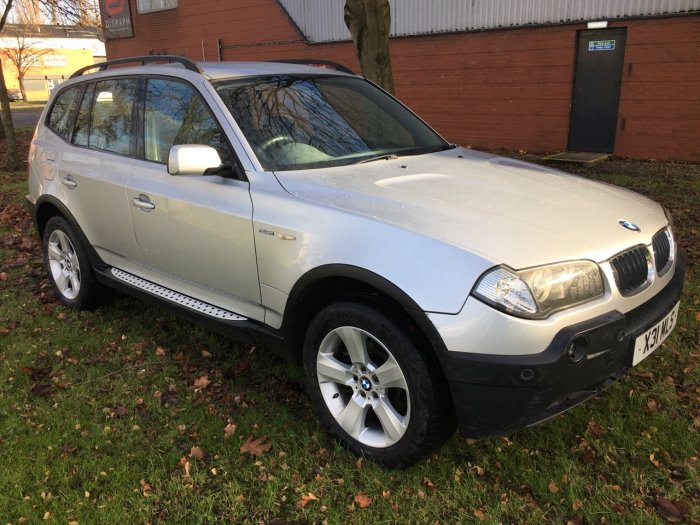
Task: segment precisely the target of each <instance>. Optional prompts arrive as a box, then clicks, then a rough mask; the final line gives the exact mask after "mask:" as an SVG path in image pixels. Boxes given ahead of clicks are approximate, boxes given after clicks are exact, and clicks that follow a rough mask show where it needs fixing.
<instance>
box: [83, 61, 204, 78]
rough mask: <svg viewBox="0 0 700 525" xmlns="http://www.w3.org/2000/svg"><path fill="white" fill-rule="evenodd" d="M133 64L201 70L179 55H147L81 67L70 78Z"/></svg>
mask: <svg viewBox="0 0 700 525" xmlns="http://www.w3.org/2000/svg"><path fill="white" fill-rule="evenodd" d="M131 62H141V65H142V66H143V65H146V64H147V63H149V62H167V63H169V64H171V63H177V64H182V65H183V66H185V69H189V70H190V71H197V72H199V68H198V67H197V64H195V63H194V62H193V61H192V60H190V59H189V58H185V57H181V56H177V55H147V56H140V57H129V58H118V59H116V60H107V61H106V62H98V63H97V64H92V65H90V66H85V67H81V68H80V69H78V70H77V71H76V72H75V73H73V74H72V75H71V76H70V78H75V77H79V76H80V75H82V74H83V73H85V72H86V71H89V70H91V69H96V68H99V70H100V71H104V70H105V69H107V68H109V67H110V66H115V65H117V64H129V63H131Z"/></svg>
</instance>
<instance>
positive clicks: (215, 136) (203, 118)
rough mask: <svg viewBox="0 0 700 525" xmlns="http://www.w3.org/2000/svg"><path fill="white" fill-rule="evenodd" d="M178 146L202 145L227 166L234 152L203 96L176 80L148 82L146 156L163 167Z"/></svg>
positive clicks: (156, 79)
mask: <svg viewBox="0 0 700 525" xmlns="http://www.w3.org/2000/svg"><path fill="white" fill-rule="evenodd" d="M179 144H203V145H205V146H211V147H212V148H214V149H216V150H217V151H218V152H219V156H220V157H221V160H222V162H223V163H224V164H230V163H231V162H232V155H231V150H230V148H229V146H228V144H227V143H226V140H225V139H224V138H223V134H222V133H221V130H220V129H219V126H218V124H217V123H216V121H215V120H214V117H213V116H212V115H211V113H210V111H209V108H208V107H207V105H206V102H205V101H204V99H203V98H202V96H201V95H200V94H199V93H197V92H196V91H195V90H194V89H193V88H192V87H191V86H189V85H187V84H184V83H182V82H177V81H174V80H165V79H160V78H151V79H148V85H147V88H146V108H145V114H144V155H145V158H146V160H150V161H153V162H159V163H162V164H165V163H167V161H168V152H169V151H170V148H171V147H172V146H176V145H179Z"/></svg>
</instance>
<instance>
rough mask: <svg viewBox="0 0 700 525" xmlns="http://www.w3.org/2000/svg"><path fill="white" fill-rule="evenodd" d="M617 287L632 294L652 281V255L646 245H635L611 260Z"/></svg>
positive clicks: (625, 293) (624, 293)
mask: <svg viewBox="0 0 700 525" xmlns="http://www.w3.org/2000/svg"><path fill="white" fill-rule="evenodd" d="M610 264H611V265H612V268H613V273H614V275H615V283H616V284H617V289H618V290H620V293H621V294H622V295H632V294H633V293H635V292H638V291H640V290H641V288H642V287H645V286H646V285H648V284H649V283H650V282H651V277H652V268H651V257H650V254H649V250H648V249H647V248H646V246H635V247H634V248H630V249H629V250H627V251H624V252H622V253H621V254H619V255H616V256H615V257H613V258H612V259H611V260H610Z"/></svg>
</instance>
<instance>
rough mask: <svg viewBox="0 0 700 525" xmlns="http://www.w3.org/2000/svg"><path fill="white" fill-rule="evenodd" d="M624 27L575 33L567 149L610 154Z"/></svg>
mask: <svg viewBox="0 0 700 525" xmlns="http://www.w3.org/2000/svg"><path fill="white" fill-rule="evenodd" d="M626 32H627V30H626V29H625V28H615V29H595V30H590V31H579V33H578V47H577V52H576V73H575V76H574V92H573V96H572V102H571V121H570V123H569V148H568V149H569V150H570V151H591V152H605V153H612V151H613V150H614V149H615V131H616V129H617V108H618V104H619V101H620V84H621V82H622V66H623V64H624V60H625V35H626Z"/></svg>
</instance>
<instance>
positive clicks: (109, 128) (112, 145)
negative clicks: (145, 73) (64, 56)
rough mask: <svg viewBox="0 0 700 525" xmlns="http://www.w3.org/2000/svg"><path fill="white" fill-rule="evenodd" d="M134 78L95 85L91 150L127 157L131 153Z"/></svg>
mask: <svg viewBox="0 0 700 525" xmlns="http://www.w3.org/2000/svg"><path fill="white" fill-rule="evenodd" d="M135 93H136V80H135V79H119V80H104V81H101V82H97V83H96V84H95V95H94V101H95V102H94V105H93V109H92V119H91V120H92V122H91V125H90V133H89V138H88V146H89V147H90V148H95V149H101V150H105V151H111V152H114V153H121V154H122V155H128V154H129V153H130V152H131V147H130V145H131V129H132V117H131V115H132V110H133V107H134V97H135Z"/></svg>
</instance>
